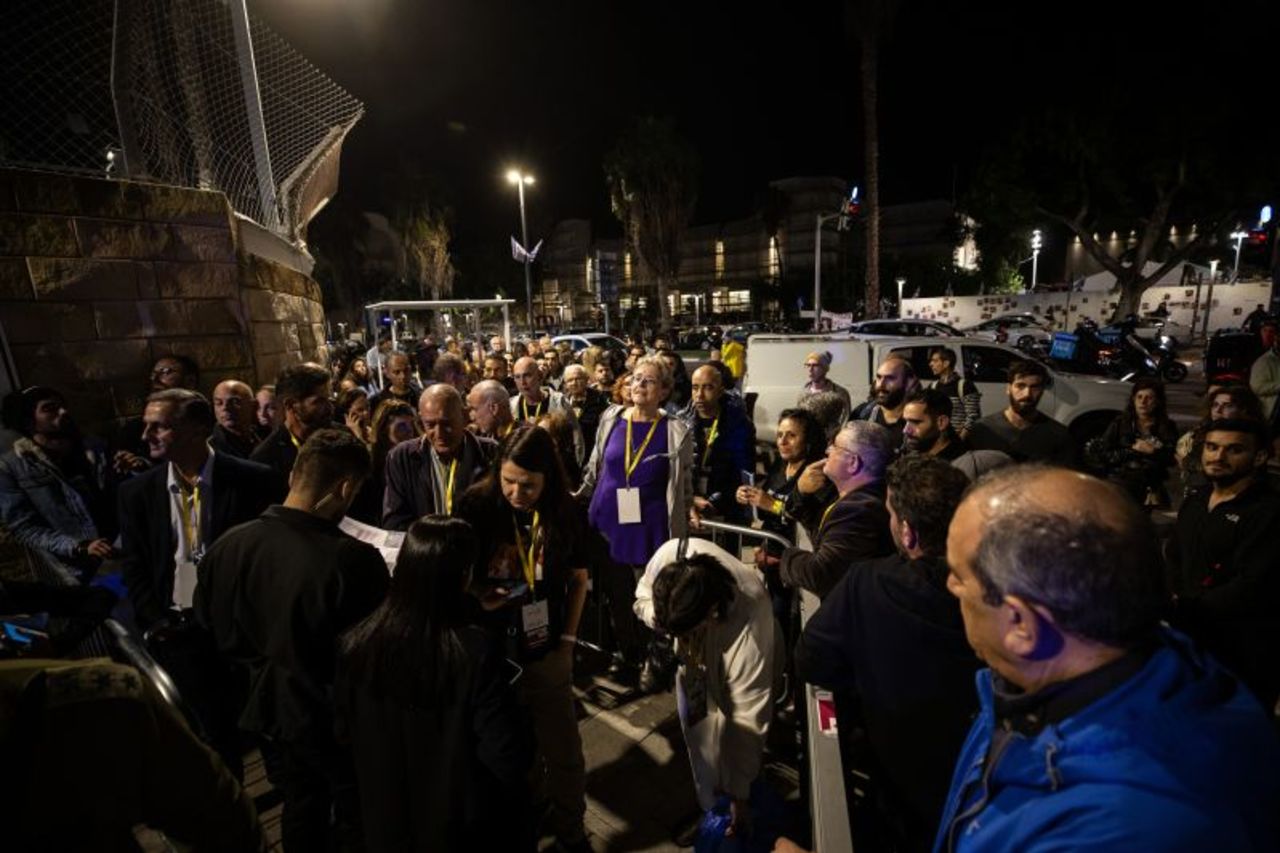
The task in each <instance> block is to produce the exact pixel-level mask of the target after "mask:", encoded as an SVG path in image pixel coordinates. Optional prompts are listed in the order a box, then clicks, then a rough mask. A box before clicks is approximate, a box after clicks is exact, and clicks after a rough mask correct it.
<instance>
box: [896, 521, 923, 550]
mask: <svg viewBox="0 0 1280 853" xmlns="http://www.w3.org/2000/svg"><path fill="white" fill-rule="evenodd" d="M898 524H899V525H901V528H900V529H901V531H902V547H904V548H906V549H907V550H908V551H910V550H912V549H913V548H915V547H916V545H918V544H919V543H920V537H919V536H917V535H916V532H915V530H913V529H912V528H911V525H910V524H908V523H907V522H906V521H904V520H902V519H899V520H898Z"/></svg>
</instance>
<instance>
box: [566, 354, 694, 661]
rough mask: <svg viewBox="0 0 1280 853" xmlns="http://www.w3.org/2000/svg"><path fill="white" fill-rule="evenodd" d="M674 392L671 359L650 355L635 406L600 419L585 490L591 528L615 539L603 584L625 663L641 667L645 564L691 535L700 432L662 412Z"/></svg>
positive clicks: (639, 368)
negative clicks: (639, 617)
mask: <svg viewBox="0 0 1280 853" xmlns="http://www.w3.org/2000/svg"><path fill="white" fill-rule="evenodd" d="M670 393H671V372H670V371H669V370H668V369H667V365H666V362H664V361H663V360H662V359H661V358H657V357H655V356H646V357H644V358H642V359H640V360H639V361H637V362H636V367H635V370H634V371H632V374H631V405H630V406H627V407H623V406H611V407H610V408H608V409H606V410H605V412H604V414H603V415H601V417H600V427H599V429H597V431H596V442H595V447H594V449H593V450H592V452H591V457H590V459H589V460H588V462H587V467H586V469H585V470H584V471H583V482H582V488H581V489H580V490H579V495H580V496H582V497H585V498H587V499H589V500H590V510H589V513H588V517H589V519H590V521H591V526H592V527H593V528H594V529H595V530H597V531H599V533H600V534H601V535H602V536H603V537H604V539H605V540H606V541H607V542H608V543H609V557H610V561H611V565H608V566H605V567H602V571H601V575H602V577H600V578H599V580H600V589H601V590H602V592H603V593H604V595H605V597H606V598H607V599H608V601H609V605H610V612H611V617H612V621H613V628H614V635H615V636H616V637H617V639H618V645H619V649H618V652H619V657H620V660H619V663H620V664H623V665H630V666H635V665H638V664H639V663H640V661H641V658H642V656H643V654H644V650H645V646H646V645H647V642H646V640H647V638H646V637H645V632H644V631H642V629H641V626H640V625H639V624H638V623H637V622H636V620H635V616H634V615H633V614H632V612H631V608H632V604H633V603H634V600H635V584H636V581H637V580H638V579H639V577H640V573H641V572H642V571H643V569H644V566H645V564H646V563H647V562H648V561H649V558H650V557H651V556H653V553H654V552H655V551H657V550H658V547H659V546H661V545H662V543H664V542H666V541H667V540H668V539H671V538H673V537H680V536H684V535H685V534H686V531H687V525H688V519H689V517H690V516H691V514H692V512H691V508H692V504H693V473H692V470H693V436H692V434H691V433H690V432H689V427H688V425H687V424H685V422H684V421H682V420H680V419H679V418H673V417H669V416H667V415H666V414H665V413H664V412H663V411H662V408H661V406H662V400H663V399H665V398H666V397H667V396H668V395H669V394H670Z"/></svg>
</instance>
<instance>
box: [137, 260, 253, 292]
mask: <svg viewBox="0 0 1280 853" xmlns="http://www.w3.org/2000/svg"><path fill="white" fill-rule="evenodd" d="M155 271H156V280H157V282H158V283H159V286H160V295H161V296H163V297H166V298H183V299H233V298H235V297H236V296H237V295H238V290H239V284H238V280H237V278H236V265H235V264H213V263H194V264H177V263H168V262H164V263H160V262H157V263H156V265H155Z"/></svg>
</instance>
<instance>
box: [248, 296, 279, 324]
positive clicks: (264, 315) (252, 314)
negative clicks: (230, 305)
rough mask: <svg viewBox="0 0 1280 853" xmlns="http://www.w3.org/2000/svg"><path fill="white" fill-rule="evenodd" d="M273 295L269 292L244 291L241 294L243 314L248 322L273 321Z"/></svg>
mask: <svg viewBox="0 0 1280 853" xmlns="http://www.w3.org/2000/svg"><path fill="white" fill-rule="evenodd" d="M274 296H275V294H273V293H271V291H269V290H259V289H256V288H255V289H252V290H245V291H244V293H243V294H241V298H242V300H243V302H244V307H245V313H246V314H247V315H248V317H249V320H250V321H254V322H256V321H259V320H261V321H271V320H274V319H275V302H274V301H273V300H274Z"/></svg>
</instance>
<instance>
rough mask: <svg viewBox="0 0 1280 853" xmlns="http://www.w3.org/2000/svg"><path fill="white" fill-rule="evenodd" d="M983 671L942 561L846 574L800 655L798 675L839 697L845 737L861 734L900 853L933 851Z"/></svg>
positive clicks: (871, 566)
mask: <svg viewBox="0 0 1280 853" xmlns="http://www.w3.org/2000/svg"><path fill="white" fill-rule="evenodd" d="M981 666H982V663H981V662H980V661H979V660H978V658H977V657H976V656H975V655H974V654H973V650H972V649H971V648H970V647H969V644H968V642H967V641H966V640H965V633H964V622H963V621H962V620H961V618H960V606H959V603H958V602H957V601H956V599H955V597H954V596H952V595H951V593H949V592H948V591H947V566H946V563H945V561H943V560H938V559H929V558H924V559H920V560H907V559H906V558H904V557H902V556H899V555H897V554H894V555H893V556H890V557H884V558H882V559H879V560H874V561H871V562H866V563H860V564H858V565H856V566H854V567H852V568H851V569H850V570H849V572H848V574H846V575H845V576H844V578H842V579H841V580H840V582H839V583H837V584H836V585H835V588H834V589H832V591H831V593H830V594H829V595H827V597H826V598H825V599H824V600H823V602H822V607H820V608H819V609H818V612H817V613H815V614H814V615H813V618H812V619H810V620H809V622H808V624H807V625H806V626H805V629H804V635H803V636H802V637H801V638H800V642H799V643H798V644H797V646H796V673H797V675H798V676H799V677H800V678H802V679H803V680H805V681H807V682H810V683H812V684H817V685H819V686H821V687H826V688H830V689H833V690H836V691H837V696H839V697H841V699H839V700H837V701H842V700H843V701H842V704H841V705H840V707H839V708H838V709H837V711H838V712H839V714H840V724H841V725H840V727H841V729H842V730H845V729H846V724H848V725H847V729H848V730H849V731H854V730H855V729H861V730H863V731H864V732H865V740H864V742H863V743H861V744H859V746H862V747H865V748H863V749H858V750H857V754H858V758H859V759H860V760H861V761H865V762H866V764H867V767H865V768H863V769H869V770H870V771H871V772H870V775H871V777H872V779H873V780H874V781H873V786H874V789H875V790H876V792H877V800H878V803H877V804H878V805H879V806H880V809H881V812H882V813H883V814H885V815H886V817H888V819H889V822H890V824H891V825H892V826H893V827H894V828H895V830H896V832H897V834H898V835H899V837H900V838H901V839H902V841H903V844H904V847H905V849H909V850H928V849H929V846H930V844H931V843H932V841H933V834H934V830H935V828H936V827H937V825H938V821H939V819H940V818H941V815H942V808H943V804H944V801H945V799H946V795H947V788H948V785H949V783H950V781H951V771H952V768H953V766H954V765H955V758H956V756H957V755H958V754H959V753H960V746H961V744H962V743H963V742H964V738H965V734H966V733H967V732H968V730H969V723H970V720H971V719H972V716H973V713H974V712H975V711H976V710H977V707H978V697H977V693H976V691H975V690H974V687H973V679H974V673H975V672H977V670H978V669H979V668H980V667H981ZM845 697H848V698H847V700H846V699H845ZM849 704H852V705H853V707H847V705H849ZM855 761H856V762H858V763H861V762H860V761H858V759H855Z"/></svg>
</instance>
